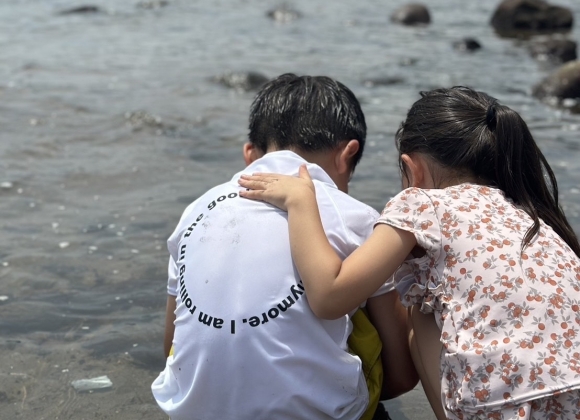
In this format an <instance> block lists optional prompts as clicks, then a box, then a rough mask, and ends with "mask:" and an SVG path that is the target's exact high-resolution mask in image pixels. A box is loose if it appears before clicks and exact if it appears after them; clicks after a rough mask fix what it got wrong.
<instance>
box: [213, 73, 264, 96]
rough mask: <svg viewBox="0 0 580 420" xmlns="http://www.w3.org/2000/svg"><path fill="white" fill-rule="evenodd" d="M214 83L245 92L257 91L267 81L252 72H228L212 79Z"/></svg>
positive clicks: (260, 75)
mask: <svg viewBox="0 0 580 420" xmlns="http://www.w3.org/2000/svg"><path fill="white" fill-rule="evenodd" d="M213 80H214V82H216V83H219V84H221V85H223V86H226V87H229V88H232V89H237V90H242V91H245V92H249V91H253V90H258V89H259V88H260V87H261V86H262V85H263V84H264V83H266V82H267V81H268V80H270V79H268V78H267V77H266V76H264V75H263V74H260V73H256V72H253V71H248V72H228V73H225V74H222V75H220V76H217V77H214V79H213Z"/></svg>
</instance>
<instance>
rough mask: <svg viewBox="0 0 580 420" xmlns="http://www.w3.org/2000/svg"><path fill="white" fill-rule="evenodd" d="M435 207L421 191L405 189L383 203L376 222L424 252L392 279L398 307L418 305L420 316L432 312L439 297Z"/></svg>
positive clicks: (435, 204)
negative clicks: (401, 233) (407, 237)
mask: <svg viewBox="0 0 580 420" xmlns="http://www.w3.org/2000/svg"><path fill="white" fill-rule="evenodd" d="M439 205H440V202H439V200H437V199H432V198H431V197H430V196H429V195H427V194H426V193H425V191H423V190H421V189H418V188H408V189H406V190H403V191H401V192H400V193H399V194H397V195H396V196H395V197H393V198H392V199H391V200H390V201H389V202H388V203H387V205H386V206H385V208H384V210H383V211H382V213H381V215H380V217H379V218H378V220H377V222H376V224H379V223H383V224H387V225H389V226H393V227H395V228H398V229H402V230H405V231H408V232H411V233H412V234H413V235H414V236H415V239H416V240H417V245H418V246H419V247H420V248H422V249H423V250H424V251H425V255H424V256H421V257H413V256H409V258H408V259H407V260H405V262H404V263H403V264H402V265H401V267H400V268H399V269H398V270H397V272H396V273H395V275H394V285H395V288H396V289H397V291H398V292H399V295H400V296H401V301H402V303H403V304H405V305H407V306H410V305H414V304H421V305H422V310H423V311H424V312H432V311H433V309H435V306H436V302H437V301H438V297H439V296H440V295H441V293H442V286H441V283H440V275H439V273H438V271H437V268H438V266H437V262H438V261H439V258H440V255H441V229H440V224H439V218H438V215H437V208H438V206H439ZM375 226H376V225H375ZM426 306H427V307H426Z"/></svg>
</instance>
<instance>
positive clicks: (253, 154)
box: [242, 143, 264, 166]
mask: <svg viewBox="0 0 580 420" xmlns="http://www.w3.org/2000/svg"><path fill="white" fill-rule="evenodd" d="M242 154H243V156H244V162H246V166H247V165H249V164H250V163H252V162H253V161H255V160H256V159H259V158H261V157H262V156H264V153H262V152H261V151H260V150H259V149H258V148H256V146H254V145H253V144H252V143H244V148H243V150H242Z"/></svg>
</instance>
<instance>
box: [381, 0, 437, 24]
mask: <svg viewBox="0 0 580 420" xmlns="http://www.w3.org/2000/svg"><path fill="white" fill-rule="evenodd" d="M391 21H392V22H395V23H400V24H401V25H409V26H414V25H428V24H429V23H431V15H430V14H429V10H428V9H427V7H426V6H425V5H423V4H420V3H410V4H406V5H404V6H402V7H400V8H398V9H397V10H395V11H394V12H393V14H391Z"/></svg>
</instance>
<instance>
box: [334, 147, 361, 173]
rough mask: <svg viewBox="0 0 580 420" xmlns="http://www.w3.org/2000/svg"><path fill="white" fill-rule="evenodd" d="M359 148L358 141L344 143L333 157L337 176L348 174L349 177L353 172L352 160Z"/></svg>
mask: <svg viewBox="0 0 580 420" xmlns="http://www.w3.org/2000/svg"><path fill="white" fill-rule="evenodd" d="M359 148H360V143H359V142H358V140H349V141H347V142H345V144H344V147H343V148H342V150H340V151H339V152H338V153H337V154H336V157H335V164H336V168H337V170H338V173H339V174H345V173H348V174H349V176H350V174H351V172H352V171H353V167H352V159H353V157H354V156H355V155H356V154H357V152H358V150H359Z"/></svg>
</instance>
